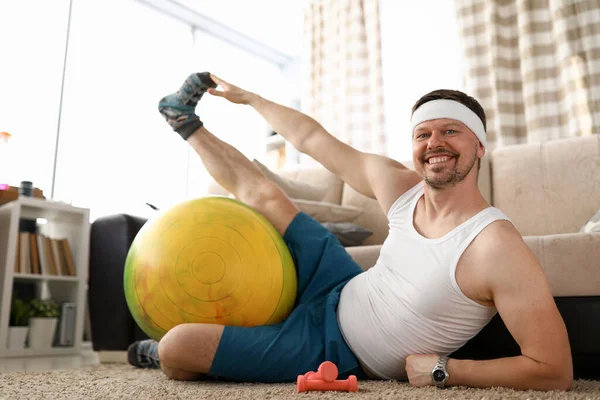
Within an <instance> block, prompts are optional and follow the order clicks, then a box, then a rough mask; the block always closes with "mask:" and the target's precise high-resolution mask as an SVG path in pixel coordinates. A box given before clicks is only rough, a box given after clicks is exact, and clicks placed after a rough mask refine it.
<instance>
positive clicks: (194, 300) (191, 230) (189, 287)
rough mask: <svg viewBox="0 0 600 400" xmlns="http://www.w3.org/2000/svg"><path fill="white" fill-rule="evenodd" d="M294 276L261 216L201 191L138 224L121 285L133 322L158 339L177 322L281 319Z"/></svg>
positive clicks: (294, 283) (285, 251)
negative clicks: (191, 197)
mask: <svg viewBox="0 0 600 400" xmlns="http://www.w3.org/2000/svg"><path fill="white" fill-rule="evenodd" d="M296 279H297V278H296V269H295V267H294V262H293V260H292V256H291V254H290V252H289V249H288V248H287V246H286V244H285V242H284V241H283V238H282V237H281V235H279V233H278V232H277V231H276V230H275V228H274V227H273V225H271V223H270V222H269V221H267V219H266V218H265V217H264V216H262V215H261V214H260V213H258V212H256V211H255V210H254V209H252V208H250V207H248V206H247V205H245V204H243V203H241V202H239V201H237V200H234V199H230V198H226V197H203V198H199V199H194V200H189V201H186V202H183V203H181V204H178V205H176V206H175V207H173V208H171V209H169V210H167V211H165V212H160V213H159V214H158V215H157V216H156V217H155V218H152V219H150V220H149V221H148V222H146V224H144V226H143V227H142V229H140V231H139V232H138V234H137V235H136V237H135V239H134V240H133V243H132V245H131V247H130V249H129V253H128V254H127V259H126V262H125V272H124V288H125V298H126V300H127V305H128V306H129V310H130V311H131V314H132V315H133V318H134V319H135V321H136V322H137V324H138V325H139V326H140V328H141V329H142V330H143V331H144V332H145V333H146V334H147V335H148V336H149V337H151V338H153V339H156V340H160V338H162V337H163V336H164V335H165V334H166V333H167V332H168V331H169V329H171V328H173V327H175V326H177V325H179V324H182V323H190V322H192V323H193V322H196V323H210V324H221V325H235V326H258V325H268V324H274V323H277V322H280V321H283V320H284V319H285V318H286V317H287V316H288V315H289V314H290V312H291V311H292V308H293V306H294V302H295V300H296V291H297V280H296Z"/></svg>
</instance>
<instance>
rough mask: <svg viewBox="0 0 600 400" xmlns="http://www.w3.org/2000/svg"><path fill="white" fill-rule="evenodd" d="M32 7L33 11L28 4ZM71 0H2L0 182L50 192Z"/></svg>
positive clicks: (0, 37) (0, 17)
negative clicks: (1, 140)
mask: <svg viewBox="0 0 600 400" xmlns="http://www.w3.org/2000/svg"><path fill="white" fill-rule="evenodd" d="M33 9H35V12H33V11H32V10H33ZM68 15H69V1H68V0H56V1H51V2H50V1H3V2H0V57H1V59H0V131H2V132H9V133H10V134H12V138H11V140H10V144H9V145H10V147H7V148H6V150H7V151H4V152H2V153H1V156H2V158H3V159H2V160H0V183H8V184H11V185H14V186H18V184H19V182H20V181H22V180H29V181H32V182H33V183H34V185H35V186H37V187H40V188H42V189H43V190H44V192H45V194H46V195H47V196H49V195H50V187H51V184H52V168H53V164H54V149H55V144H56V132H57V124H58V114H59V105H60V87H61V81H62V72H63V64H64V55H65V41H66V37H67V19H68Z"/></svg>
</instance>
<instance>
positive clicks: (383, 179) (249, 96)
mask: <svg viewBox="0 0 600 400" xmlns="http://www.w3.org/2000/svg"><path fill="white" fill-rule="evenodd" d="M211 78H212V79H213V80H214V81H215V82H216V83H217V84H218V85H219V86H221V88H223V91H218V90H215V89H209V90H208V92H209V93H210V94H213V95H216V96H220V97H224V98H226V99H227V100H229V101H231V102H233V103H236V104H248V105H250V106H251V107H253V108H254V109H255V110H256V111H257V112H258V113H259V114H260V115H261V116H262V117H263V118H264V119H265V120H266V121H267V122H268V123H269V125H270V126H271V128H273V130H274V131H275V132H277V133H279V134H280V135H281V136H283V137H284V138H285V139H286V140H288V141H289V142H290V143H291V144H292V145H293V146H294V147H295V148H296V149H298V151H300V152H302V153H305V154H308V155H309V156H311V157H312V158H314V159H315V160H316V161H318V162H319V163H321V164H322V165H323V166H324V167H325V168H327V169H328V170H329V171H331V172H333V173H334V174H336V175H337V176H338V177H339V178H340V179H342V180H344V181H345V182H346V183H348V184H349V185H350V186H351V187H352V188H353V189H355V190H356V191H358V192H360V193H362V194H364V195H365V196H368V197H371V198H376V199H377V200H378V201H379V203H380V205H381V207H382V208H383V210H384V212H387V211H388V210H389V208H390V207H391V205H392V204H393V202H394V201H395V200H396V199H397V198H398V197H399V196H400V195H401V194H402V193H404V192H405V191H406V190H408V189H410V188H411V187H412V186H414V185H416V184H417V182H419V181H420V180H421V178H420V177H419V176H418V175H417V174H416V173H415V172H414V171H411V170H409V169H407V168H406V167H404V166H403V165H402V164H401V163H399V162H397V161H394V160H392V159H390V158H388V157H384V156H381V155H376V154H370V153H364V152H361V151H358V150H356V149H354V148H352V147H351V146H348V145H347V144H345V143H343V142H341V141H340V140H338V139H336V138H335V137H334V136H332V135H331V134H330V133H329V132H327V131H326V130H325V128H324V127H323V126H322V125H321V124H320V123H318V122H317V121H315V120H314V119H313V118H311V117H309V116H308V115H306V114H303V113H301V112H299V111H297V110H294V109H292V108H289V107H286V106H283V105H281V104H277V103H274V102H272V101H270V100H267V99H264V98H262V97H261V96H259V95H257V94H255V93H252V92H248V91H246V90H243V89H241V88H238V87H236V86H234V85H231V84H230V83H227V82H225V81H224V80H222V79H220V78H218V77H216V76H214V75H211Z"/></svg>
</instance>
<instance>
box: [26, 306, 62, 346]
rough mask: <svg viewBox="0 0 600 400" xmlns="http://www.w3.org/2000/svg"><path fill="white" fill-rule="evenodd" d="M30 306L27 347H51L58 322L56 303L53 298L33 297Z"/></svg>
mask: <svg viewBox="0 0 600 400" xmlns="http://www.w3.org/2000/svg"><path fill="white" fill-rule="evenodd" d="M30 306H31V309H30V312H29V347H30V348H33V349H45V348H48V347H52V341H53V340H54V332H55V331H56V325H57V323H58V315H59V307H58V304H57V303H56V302H55V301H54V300H40V299H33V300H31V303H30Z"/></svg>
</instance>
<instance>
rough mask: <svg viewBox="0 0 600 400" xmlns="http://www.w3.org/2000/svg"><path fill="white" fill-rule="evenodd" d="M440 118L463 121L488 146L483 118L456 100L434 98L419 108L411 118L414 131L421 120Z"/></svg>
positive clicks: (484, 145) (485, 146)
mask: <svg viewBox="0 0 600 400" xmlns="http://www.w3.org/2000/svg"><path fill="white" fill-rule="evenodd" d="M439 118H449V119H455V120H457V121H460V122H462V123H463V124H465V125H466V126H467V127H468V128H469V129H470V130H471V131H473V133H474V134H475V136H477V138H478V139H479V141H480V142H481V144H482V145H483V147H484V148H487V142H486V133H485V129H484V128H483V122H481V119H479V117H478V116H477V114H475V113H474V112H473V111H472V110H471V109H470V108H469V107H467V106H465V105H464V104H461V103H459V102H458V101H454V100H447V99H441V100H432V101H428V102H427V103H425V104H423V105H422V106H421V107H419V108H417V110H416V111H415V112H414V113H413V115H412V118H411V120H410V122H411V125H412V130H413V131H414V129H415V127H416V126H417V125H419V124H420V123H421V122H425V121H431V120H432V119H439Z"/></svg>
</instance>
